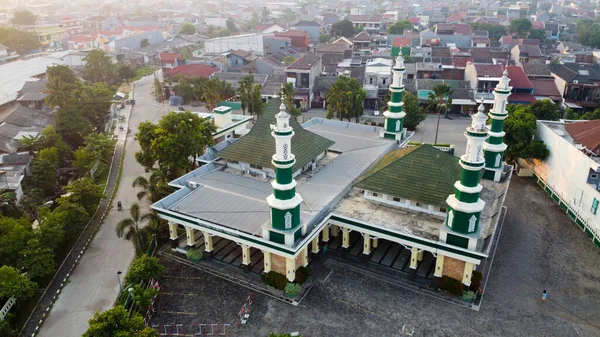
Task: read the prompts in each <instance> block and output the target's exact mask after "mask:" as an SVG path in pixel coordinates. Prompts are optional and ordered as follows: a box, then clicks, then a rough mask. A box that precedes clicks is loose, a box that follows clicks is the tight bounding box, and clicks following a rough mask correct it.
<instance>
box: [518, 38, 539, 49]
mask: <svg viewBox="0 0 600 337" xmlns="http://www.w3.org/2000/svg"><path fill="white" fill-rule="evenodd" d="M517 44H518V45H521V46H539V45H540V40H539V39H518V40H517ZM538 49H539V48H538Z"/></svg>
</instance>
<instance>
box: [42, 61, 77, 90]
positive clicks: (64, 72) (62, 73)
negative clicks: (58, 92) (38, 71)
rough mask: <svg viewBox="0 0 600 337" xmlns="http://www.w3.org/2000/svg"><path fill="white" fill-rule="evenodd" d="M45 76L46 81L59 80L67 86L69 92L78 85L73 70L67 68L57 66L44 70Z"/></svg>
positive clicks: (60, 65)
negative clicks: (46, 77)
mask: <svg viewBox="0 0 600 337" xmlns="http://www.w3.org/2000/svg"><path fill="white" fill-rule="evenodd" d="M46 75H47V76H48V79H49V80H51V79H54V78H60V79H61V80H62V81H63V82H64V83H66V84H67V85H69V86H70V87H69V90H71V91H72V90H73V89H75V88H76V87H77V86H78V85H79V84H80V82H79V79H78V78H77V75H75V73H74V72H73V69H71V68H69V66H66V65H62V64H58V65H53V66H50V67H48V68H46Z"/></svg>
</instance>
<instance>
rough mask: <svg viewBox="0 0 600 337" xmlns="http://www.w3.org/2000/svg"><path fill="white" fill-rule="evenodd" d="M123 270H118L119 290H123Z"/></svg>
mask: <svg viewBox="0 0 600 337" xmlns="http://www.w3.org/2000/svg"><path fill="white" fill-rule="evenodd" d="M122 273H123V272H121V271H120V270H119V271H118V272H117V280H119V290H120V292H123V284H121V274H122Z"/></svg>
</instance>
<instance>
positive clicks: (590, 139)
mask: <svg viewBox="0 0 600 337" xmlns="http://www.w3.org/2000/svg"><path fill="white" fill-rule="evenodd" d="M565 129H566V130H567V132H569V134H570V135H571V137H573V139H574V140H575V141H576V142H577V143H579V144H581V145H583V146H585V147H586V148H587V149H588V150H590V151H592V152H593V153H594V154H596V155H598V154H599V153H600V120H594V121H587V122H577V123H569V124H566V125H565Z"/></svg>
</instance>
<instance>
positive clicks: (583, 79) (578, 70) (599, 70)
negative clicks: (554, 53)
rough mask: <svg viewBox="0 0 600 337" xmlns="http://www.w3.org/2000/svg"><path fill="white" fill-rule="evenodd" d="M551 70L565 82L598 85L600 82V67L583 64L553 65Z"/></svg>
mask: <svg viewBox="0 0 600 337" xmlns="http://www.w3.org/2000/svg"><path fill="white" fill-rule="evenodd" d="M550 69H551V71H552V73H553V74H555V75H556V76H558V77H560V78H562V79H563V80H565V81H567V82H569V83H573V84H574V82H573V81H577V83H578V84H589V85H597V84H596V82H600V66H598V65H594V66H591V65H583V64H551V65H550Z"/></svg>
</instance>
